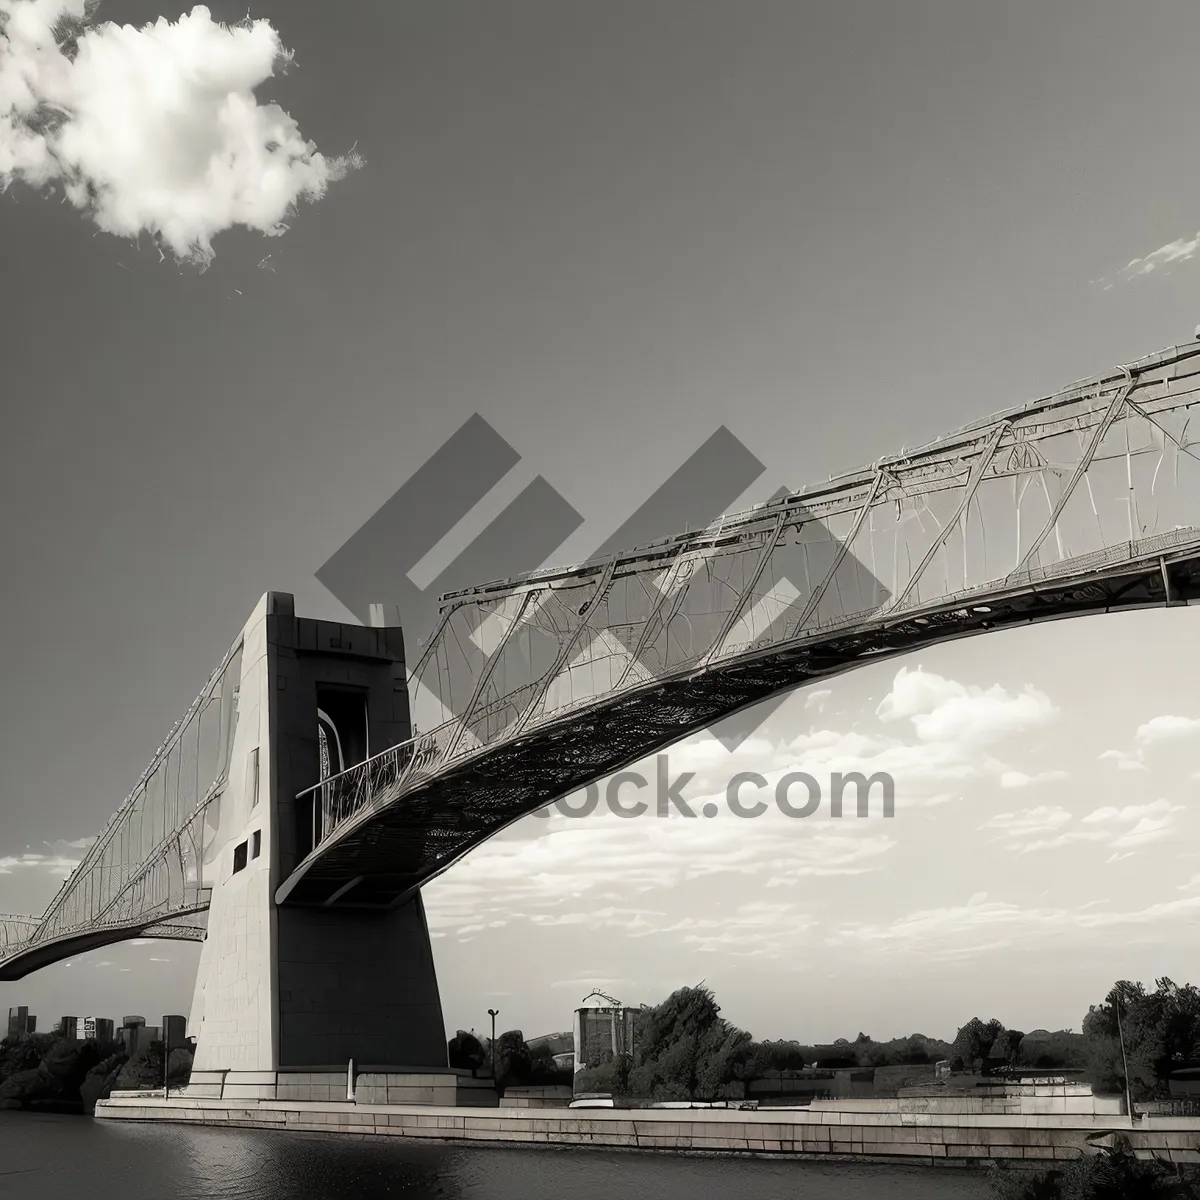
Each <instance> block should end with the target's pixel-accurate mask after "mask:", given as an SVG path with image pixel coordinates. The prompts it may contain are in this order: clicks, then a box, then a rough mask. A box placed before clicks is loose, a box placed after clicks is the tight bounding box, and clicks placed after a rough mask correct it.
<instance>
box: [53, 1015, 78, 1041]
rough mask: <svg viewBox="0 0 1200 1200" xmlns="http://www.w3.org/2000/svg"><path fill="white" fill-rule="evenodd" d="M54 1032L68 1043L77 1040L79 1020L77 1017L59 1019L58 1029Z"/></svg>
mask: <svg viewBox="0 0 1200 1200" xmlns="http://www.w3.org/2000/svg"><path fill="white" fill-rule="evenodd" d="M55 1032H56V1033H57V1034H58V1035H59V1036H60V1037H64V1038H66V1039H67V1041H69V1042H74V1041H78V1040H79V1018H78V1017H59V1019H58V1027H57V1029H56V1030H55Z"/></svg>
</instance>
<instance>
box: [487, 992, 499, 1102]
mask: <svg viewBox="0 0 1200 1200" xmlns="http://www.w3.org/2000/svg"><path fill="white" fill-rule="evenodd" d="M499 1015H500V1010H499V1009H498V1008H489V1009H488V1016H489V1017H491V1018H492V1087H493V1089H495V1088H496V1086H497V1085H496V1018H497V1017H498V1016H499Z"/></svg>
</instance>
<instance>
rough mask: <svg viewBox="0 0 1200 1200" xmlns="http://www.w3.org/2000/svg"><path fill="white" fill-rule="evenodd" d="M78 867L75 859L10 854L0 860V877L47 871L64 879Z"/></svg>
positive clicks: (53, 855) (77, 860)
mask: <svg viewBox="0 0 1200 1200" xmlns="http://www.w3.org/2000/svg"><path fill="white" fill-rule="evenodd" d="M77 866H79V859H77V858H63V857H61V856H60V855H57V854H15V855H13V854H10V855H8V856H6V857H4V858H0V875H11V874H12V873H13V872H14V871H20V870H38V871H49V872H51V873H52V874H54V875H58V876H59V877H60V878H62V879H66V877H67V876H68V875H70V873H71V872H72V871H73V870H75V868H76V867H77Z"/></svg>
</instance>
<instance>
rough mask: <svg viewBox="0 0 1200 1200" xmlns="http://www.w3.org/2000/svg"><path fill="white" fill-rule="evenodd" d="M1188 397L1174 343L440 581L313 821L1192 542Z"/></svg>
mask: <svg viewBox="0 0 1200 1200" xmlns="http://www.w3.org/2000/svg"><path fill="white" fill-rule="evenodd" d="M1198 411H1200V347H1197V346H1189V347H1184V348H1182V349H1178V348H1177V349H1175V350H1170V351H1166V352H1164V353H1163V354H1160V355H1156V356H1153V357H1152V358H1149V359H1145V360H1143V361H1141V362H1139V363H1136V364H1133V365H1132V366H1130V367H1127V368H1126V367H1123V368H1120V369H1119V370H1118V371H1116V372H1113V373H1112V374H1111V375H1109V376H1107V377H1102V378H1099V379H1092V380H1089V381H1084V382H1082V383H1080V384H1077V385H1074V386H1073V387H1071V388H1069V389H1067V390H1065V391H1063V392H1061V393H1058V394H1056V395H1055V396H1052V397H1049V398H1047V399H1044V400H1040V401H1036V402H1034V403H1032V404H1029V405H1026V406H1025V407H1024V408H1022V409H1019V410H1014V411H1012V412H1008V413H1003V414H1000V415H998V416H997V417H994V418H992V419H990V420H988V421H984V422H980V423H977V424H976V425H973V426H969V427H967V428H965V429H963V430H960V431H959V432H958V433H956V434H952V435H949V436H947V437H944V438H940V439H938V441H936V442H934V443H932V444H930V445H929V446H926V447H924V448H922V449H920V450H915V451H912V452H910V453H907V454H905V455H903V456H901V457H898V458H893V459H889V460H884V461H881V462H879V463H877V464H876V465H875V466H873V467H871V468H868V469H865V470H862V471H859V472H855V473H853V474H850V475H847V476H844V477H841V478H839V479H835V480H831V481H830V482H829V483H828V484H825V485H821V486H819V487H816V488H811V489H808V490H806V491H804V492H801V493H798V494H797V495H795V496H792V497H788V498H786V499H784V500H782V501H776V502H772V503H770V504H767V505H760V506H759V507H757V508H756V509H754V510H752V511H750V512H748V513H742V514H738V515H735V516H728V517H725V518H722V519H721V520H720V521H717V522H715V523H714V524H713V525H711V526H710V527H709V528H707V529H705V530H703V531H701V532H698V533H693V534H688V535H685V536H683V537H679V538H675V539H672V540H670V541H667V542H662V543H657V544H655V545H652V546H650V547H645V548H643V549H641V550H640V551H635V552H630V553H627V554H623V555H618V556H616V557H614V558H611V559H608V560H605V561H598V562H594V563H591V564H585V565H583V566H581V567H578V568H573V569H570V570H565V571H563V570H554V571H540V572H534V573H532V574H530V575H527V576H523V577H521V578H519V579H515V580H509V581H505V582H503V583H500V584H495V585H488V586H484V587H480V588H475V589H470V590H468V591H465V592H461V593H455V594H452V595H450V596H448V597H446V598H445V601H444V606H443V615H442V619H441V624H440V626H439V628H438V629H437V631H436V633H435V634H434V636H433V638H432V639H431V640H430V642H429V643H428V645H427V646H426V648H425V649H424V651H423V653H422V655H421V657H420V659H419V661H418V662H417V664H416V666H415V667H414V669H413V671H412V675H411V678H410V692H411V694H412V701H413V715H414V728H415V730H416V736H415V737H414V739H413V740H412V741H411V742H408V743H405V744H404V745H403V746H400V747H395V748H393V749H392V750H390V751H386V752H385V753H384V754H383V755H380V756H377V757H376V758H375V759H372V760H370V761H369V762H367V763H365V764H361V765H360V766H359V767H356V768H352V769H351V770H350V771H348V772H346V773H345V774H343V775H341V776H339V777H337V778H336V779H335V780H333V781H331V782H328V783H326V784H325V785H323V786H322V788H321V791H320V802H321V814H322V817H321V839H322V842H328V841H329V839H331V838H332V837H334V835H335V834H337V835H338V836H342V835H343V834H345V833H346V832H347V831H348V830H349V828H350V826H351V825H354V826H357V825H359V824H360V823H365V822H368V821H369V820H370V819H371V815H372V813H374V812H378V811H379V810H380V809H381V808H383V807H385V806H387V805H390V804H392V803H394V802H395V801H396V800H397V798H399V797H400V796H402V795H406V794H411V793H413V792H414V791H415V790H416V789H419V788H421V787H423V786H425V785H427V784H428V783H429V782H430V781H431V780H433V779H436V778H437V777H438V776H439V774H440V773H442V772H444V771H446V770H447V769H449V768H450V767H451V766H453V765H456V764H461V763H462V762H464V761H465V760H467V759H469V758H470V757H472V756H478V755H480V754H482V753H484V752H485V751H494V750H496V749H497V748H499V747H501V746H503V745H504V744H505V743H508V742H512V743H517V742H519V741H520V740H521V739H522V738H526V737H529V736H530V735H531V734H532V733H533V732H534V731H536V730H538V729H540V728H543V727H546V726H549V725H550V724H551V723H556V722H559V721H562V720H563V719H564V718H567V717H571V718H574V719H578V720H579V721H580V722H581V723H582V722H583V719H584V717H585V716H586V714H588V713H589V712H591V711H592V710H595V709H597V708H598V707H600V706H601V705H603V706H611V705H612V704H613V703H614V701H615V700H616V699H617V698H619V697H620V696H621V695H622V694H623V693H629V694H630V695H632V694H634V693H636V692H638V691H639V690H642V689H645V688H646V687H647V686H653V685H656V684H662V683H663V682H664V681H669V680H671V679H679V678H686V677H688V676H690V675H693V674H696V673H701V674H706V675H708V676H711V677H713V683H712V686H714V687H716V686H717V684H716V682H715V676H716V674H717V672H718V670H719V671H720V673H721V674H723V675H725V676H727V675H728V668H729V666H730V665H731V664H734V663H736V662H738V661H740V660H743V659H745V660H747V661H750V660H754V659H756V658H759V659H761V658H762V657H763V656H764V655H766V654H769V653H771V652H774V651H783V650H786V649H788V648H794V647H798V646H804V645H806V644H811V645H814V646H817V645H820V644H821V643H822V642H823V641H826V640H828V639H831V638H834V637H840V638H844V637H845V636H847V635H853V634H854V632H855V631H856V630H860V629H862V630H865V629H868V628H871V627H873V626H875V625H878V624H879V623H880V622H885V621H889V620H892V621H894V620H899V619H903V618H906V617H913V616H916V615H919V614H929V617H928V618H926V617H922V618H921V619H922V620H926V619H929V620H936V619H937V614H938V613H940V612H942V611H943V610H944V609H946V608H947V606H954V605H960V604H969V603H972V602H974V603H979V602H981V601H983V600H986V599H987V598H990V597H994V596H996V595H998V594H1006V593H1012V592H1017V591H1020V590H1021V589H1025V590H1028V589H1030V588H1031V587H1034V586H1048V585H1052V584H1053V583H1054V582H1055V581H1062V580H1069V579H1071V578H1074V577H1076V576H1080V575H1084V574H1087V573H1089V572H1092V573H1094V572H1097V571H1103V570H1105V569H1106V568H1109V567H1112V568H1116V567H1119V565H1120V564H1121V563H1123V562H1128V561H1133V560H1138V559H1140V558H1144V557H1146V556H1155V555H1167V554H1170V553H1172V552H1175V551H1178V550H1179V549H1180V548H1181V547H1186V546H1188V545H1190V544H1193V543H1195V542H1196V540H1197V538H1200V528H1197V525H1198V524H1200V453H1198V452H1200V438H1198V439H1196V440H1193V439H1191V438H1190V432H1191V425H1192V422H1193V418H1194V417H1195V416H1196V415H1197V412H1198ZM1198 428H1200V425H1198ZM732 703H733V702H732V701H730V702H729V703H726V705H725V707H724V708H722V707H721V705H720V703H719V702H718V703H716V704H715V705H714V713H715V714H717V715H720V714H721V713H722V712H726V711H729V708H730V707H731V705H732ZM689 712H690V713H694V712H695V707H694V705H693V706H692V708H690V709H689ZM663 715H664V719H666V720H668V721H669V720H670V714H666V713H664V714H663ZM580 737H581V738H585V737H586V733H585V732H584V731H583V728H582V724H581V727H580ZM316 853H317V854H320V847H318V851H317V852H316Z"/></svg>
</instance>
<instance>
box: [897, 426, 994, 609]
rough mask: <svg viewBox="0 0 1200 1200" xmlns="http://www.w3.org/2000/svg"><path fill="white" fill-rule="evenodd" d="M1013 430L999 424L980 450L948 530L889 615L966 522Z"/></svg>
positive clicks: (932, 548)
mask: <svg viewBox="0 0 1200 1200" xmlns="http://www.w3.org/2000/svg"><path fill="white" fill-rule="evenodd" d="M1011 428H1012V423H1011V421H1009V420H1007V419H1006V420H1001V421H1000V422H998V423H997V425H996V428H995V429H994V430H993V431H992V434H991V436H990V437H989V438H988V439H987V441H986V442H985V443H984V444H983V446H981V447H980V448H979V451H978V457H977V458H976V460H975V462H974V464H973V466H972V468H971V470H970V472H969V474H968V475H967V478H966V481H965V483H964V484H963V494H962V499H961V500H960V501H959V503H958V508H957V509H955V512H954V515H953V516H952V517H951V518H950V519H949V520H948V521H947V522H946V525H945V528H944V529H942V531H941V532H940V533H939V534H938V536H937V537H936V538H934V540H933V543H932V545H931V546H930V547H929V549H928V550H926V551H925V556H924V557H923V558H922V559H921V561H920V562H919V563H918V564H917V569H916V570H915V571H913V573H912V575H910V576H909V580H908V582H907V583H906V584H905V585H904V587H903V588H902V589H901V591H900V594H899V595H898V596H896V598H895V599H894V600H893V601H892V602H891V604H889V605H888V606H887V608H886V609H885V612H886V613H889V614H890V613H894V612H895V611H896V610H897V609H898V608H900V607H901V606H902V605H903V604H904V601H905V600H907V599H908V597H909V594H910V593H911V592H912V591H913V589H914V588H915V587H917V585H918V584H919V583H920V582H921V576H922V575H923V574H924V572H925V570H926V568H927V567H928V566H929V564H930V563H931V562H933V560H934V558H935V557H936V556H937V552H938V551H939V550H940V549H941V548H942V547H943V546H944V545H945V544H946V539H947V538H948V537H949V536H950V534H951V533H953V532H954V529H955V526H957V525H958V523H959V522H960V521H961V520H962V519H963V514H964V513H966V511H967V509H968V508H969V507H970V504H971V501H972V499H974V496H975V493H976V492H977V491H978V490H979V485H980V483H981V482H982V481H983V477H984V476H985V475H986V474H987V471H988V468H989V467H990V466H991V465H992V462H993V461H994V460H995V457H996V454H997V453H998V451H999V449H1000V443H1001V442H1002V441H1003V440H1004V435H1005V434H1006V433H1007V432H1008V431H1009V430H1010V429H1011Z"/></svg>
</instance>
